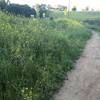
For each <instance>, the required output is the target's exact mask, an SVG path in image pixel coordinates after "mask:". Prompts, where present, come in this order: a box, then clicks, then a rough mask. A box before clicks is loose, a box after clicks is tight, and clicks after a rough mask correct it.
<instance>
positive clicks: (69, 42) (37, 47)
mask: <svg viewBox="0 0 100 100" xmlns="http://www.w3.org/2000/svg"><path fill="white" fill-rule="evenodd" d="M89 37H90V32H89V31H88V30H87V29H86V28H85V27H84V26H83V25H81V24H80V23H79V22H77V21H74V20H67V19H66V20H33V19H26V18H24V17H23V18H20V17H15V16H11V15H10V16H7V15H6V14H4V13H2V12H0V100H51V98H52V95H53V93H54V92H55V91H56V90H57V89H58V88H59V87H60V85H61V83H62V81H63V80H64V76H65V73H66V72H68V71H70V70H71V69H72V68H73V64H74V63H75V61H76V60H77V59H78V57H79V55H80V53H81V51H82V49H83V47H84V45H85V43H86V40H87V39H89Z"/></svg>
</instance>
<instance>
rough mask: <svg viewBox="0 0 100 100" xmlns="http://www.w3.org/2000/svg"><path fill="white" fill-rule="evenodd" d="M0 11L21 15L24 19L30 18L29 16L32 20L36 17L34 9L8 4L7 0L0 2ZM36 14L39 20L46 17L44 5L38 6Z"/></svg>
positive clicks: (0, 0)
mask: <svg viewBox="0 0 100 100" xmlns="http://www.w3.org/2000/svg"><path fill="white" fill-rule="evenodd" d="M0 9H1V10H2V11H4V12H7V13H10V14H14V15H22V16H25V17H31V15H33V16H34V18H36V17H37V11H36V9H35V8H31V7H29V6H28V5H19V4H10V2H9V0H7V1H5V0H0ZM38 12H39V17H40V18H43V17H46V16H48V14H47V10H46V6H45V5H40V6H39V9H38Z"/></svg>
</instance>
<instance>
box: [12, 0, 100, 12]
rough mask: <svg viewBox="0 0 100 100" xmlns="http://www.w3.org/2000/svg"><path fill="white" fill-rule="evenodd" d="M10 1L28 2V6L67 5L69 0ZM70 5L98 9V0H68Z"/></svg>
mask: <svg viewBox="0 0 100 100" xmlns="http://www.w3.org/2000/svg"><path fill="white" fill-rule="evenodd" d="M10 1H11V2H12V3H19V4H28V5H30V6H32V5H34V4H41V3H43V4H44V3H45V4H51V5H57V4H61V5H66V6H68V2H69V0H10ZM70 2H71V3H70V4H71V7H73V6H77V8H78V9H84V8H85V7H86V6H89V7H90V8H94V9H96V10H100V0H70Z"/></svg>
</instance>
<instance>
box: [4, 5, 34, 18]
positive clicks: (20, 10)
mask: <svg viewBox="0 0 100 100" xmlns="http://www.w3.org/2000/svg"><path fill="white" fill-rule="evenodd" d="M6 10H7V11H8V13H12V14H15V15H23V16H25V17H30V16H31V15H34V17H36V10H35V9H34V8H30V7H29V6H28V5H18V4H10V5H8V6H7V7H6Z"/></svg>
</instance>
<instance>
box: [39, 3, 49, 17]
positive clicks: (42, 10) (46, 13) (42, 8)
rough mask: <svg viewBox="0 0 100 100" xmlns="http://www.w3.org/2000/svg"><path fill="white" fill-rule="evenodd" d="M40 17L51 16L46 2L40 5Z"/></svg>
mask: <svg viewBox="0 0 100 100" xmlns="http://www.w3.org/2000/svg"><path fill="white" fill-rule="evenodd" d="M39 17H40V18H44V17H49V11H48V9H47V6H46V5H45V4H41V5H40V6H39Z"/></svg>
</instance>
